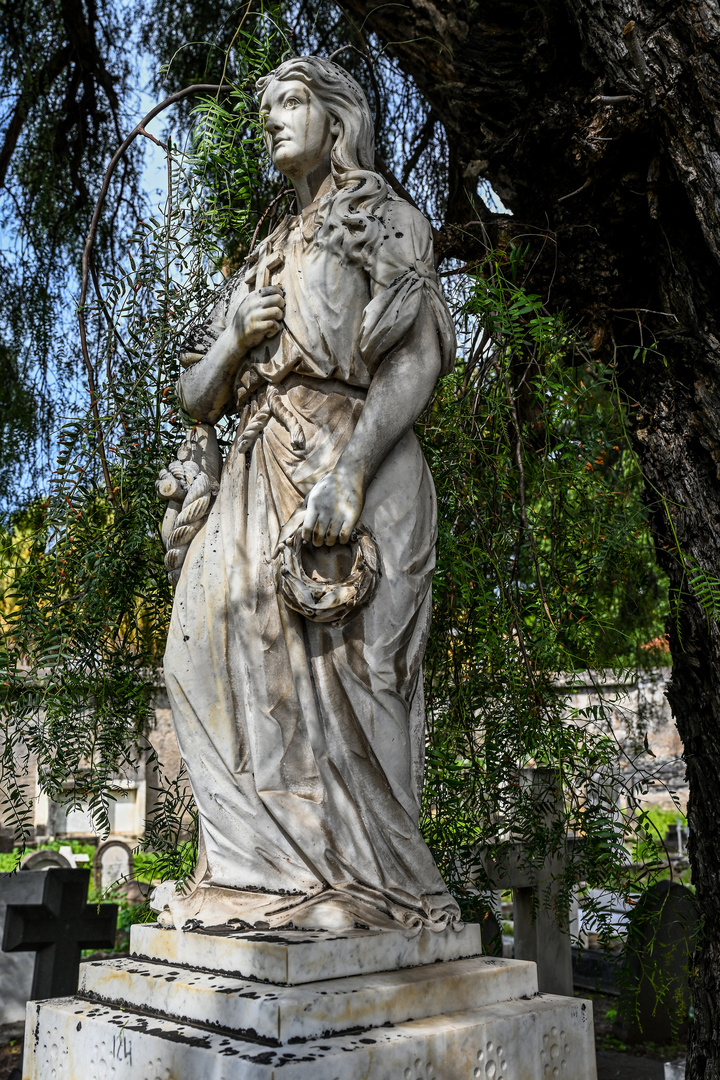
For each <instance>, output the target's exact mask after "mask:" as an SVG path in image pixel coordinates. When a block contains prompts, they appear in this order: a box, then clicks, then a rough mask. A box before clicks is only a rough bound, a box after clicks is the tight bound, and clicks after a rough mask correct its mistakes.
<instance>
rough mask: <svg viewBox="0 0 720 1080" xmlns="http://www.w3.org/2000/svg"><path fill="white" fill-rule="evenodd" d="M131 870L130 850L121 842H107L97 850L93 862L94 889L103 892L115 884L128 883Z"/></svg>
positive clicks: (131, 873) (131, 854)
mask: <svg viewBox="0 0 720 1080" xmlns="http://www.w3.org/2000/svg"><path fill="white" fill-rule="evenodd" d="M133 868H134V866H133V853H132V848H130V847H128V845H127V844H124V843H123V842H122V840H107V841H106V842H105V843H104V844H101V845H100V847H99V848H98V849H97V851H96V853H95V858H94V860H93V871H94V878H95V887H96V888H97V889H100V890H102V891H103V892H105V891H106V890H107V889H110V888H112V886H113V885H115V884H116V883H117V882H120V883H124V882H126V881H129V880H130V879H131V878H132V876H133Z"/></svg>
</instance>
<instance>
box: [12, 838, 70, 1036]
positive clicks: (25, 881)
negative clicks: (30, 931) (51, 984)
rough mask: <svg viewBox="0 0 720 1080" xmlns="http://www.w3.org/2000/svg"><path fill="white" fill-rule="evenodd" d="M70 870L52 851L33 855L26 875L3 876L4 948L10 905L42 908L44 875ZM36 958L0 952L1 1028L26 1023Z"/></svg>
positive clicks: (28, 859)
mask: <svg viewBox="0 0 720 1080" xmlns="http://www.w3.org/2000/svg"><path fill="white" fill-rule="evenodd" d="M52 867H54V868H56V869H57V868H61V869H70V863H69V862H68V860H67V859H66V858H65V856H64V855H61V854H60V852H58V851H53V850H52V849H50V848H47V849H42V850H40V851H31V852H30V854H29V855H26V856H25V858H24V859H23V860H22V863H21V870H22V874H21V875H18V874H0V945H2V939H3V933H4V928H5V910H6V907H7V905H8V904H15V903H27V904H39V903H40V902H41V901H42V895H43V889H44V888H45V876H44V873H43V872H44V871H45V870H49V869H50V868H52ZM34 967H35V957H34V956H32V955H31V954H29V953H6V952H2V951H0V1024H16V1023H20V1021H22V1020H24V1019H25V1003H26V1002H27V1001H28V1000H29V998H30V991H31V989H32V981H33V970H34Z"/></svg>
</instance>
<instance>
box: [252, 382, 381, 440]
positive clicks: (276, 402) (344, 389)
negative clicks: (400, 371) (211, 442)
mask: <svg viewBox="0 0 720 1080" xmlns="http://www.w3.org/2000/svg"><path fill="white" fill-rule="evenodd" d="M294 386H306V387H307V388H308V389H310V390H318V391H319V392H320V393H322V394H342V395H343V397H351V398H353V399H355V400H362V401H364V400H365V398H366V397H367V389H366V388H365V387H363V386H352V385H351V384H350V383H346V382H342V381H341V380H340V379H315V378H313V377H312V376H311V375H300V374H297V373H296V372H291V373H290V374H289V375H288V376H287V377H286V378H285V379H283V381H282V382H281V383H279V385H278V386H273V385H272V384H271V383H264V384H263V385H262V386H260V387H258V388H257V390H256V391H254V392H253V394H252V397H253V398H256V399H257V400H258V403H259V404H258V409H257V412H256V413H255V415H254V416H252V417H251V418H250V420H249V421H248V423H247V424H246V425H245V427H244V429H243V432H242V434H241V436H240V441H239V443H238V450H239V452H240V453H241V454H246V453H247V452H248V450H252V448H253V446H254V445H255V443H256V442H257V440H258V439H259V438H260V436H261V435H262V433H263V431H264V430H265V428H266V427H267V425H268V424H269V423H270V420H271V419H272V418H273V417H274V418H275V419H276V420H277V421H278V423H280V424H282V426H283V427H284V428H285V429H286V430H287V431H288V432H289V434H290V443H291V445H292V448H293V450H304V449H305V432H304V431H303V429H302V427H301V426H300V423H299V421H298V420H297V418H296V416H295V414H294V413H293V412H291V411H290V409H288V407H287V405H286V404H285V403H284V401H283V400H282V394H283V393H285V392H286V391H287V390H290V389H292V387H294ZM263 399H264V400H263Z"/></svg>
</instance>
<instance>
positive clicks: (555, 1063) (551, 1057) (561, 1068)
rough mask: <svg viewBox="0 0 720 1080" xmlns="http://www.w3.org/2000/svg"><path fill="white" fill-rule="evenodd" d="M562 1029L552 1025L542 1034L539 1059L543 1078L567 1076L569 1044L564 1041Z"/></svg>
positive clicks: (552, 1079)
mask: <svg viewBox="0 0 720 1080" xmlns="http://www.w3.org/2000/svg"><path fill="white" fill-rule="evenodd" d="M566 1039H567V1035H566V1034H565V1032H564V1031H559V1030H558V1028H556V1027H552V1028H550V1031H549V1032H548V1033H547V1034H545V1035H543V1046H542V1050H541V1051H540V1059H541V1061H542V1067H543V1080H546V1077H547V1080H556V1077H562V1076H564V1077H566V1078H567V1077H568V1073H567V1056H568V1054H569V1053H570V1044H569V1043H568V1042H567V1041H566Z"/></svg>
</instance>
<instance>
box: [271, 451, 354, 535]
mask: <svg viewBox="0 0 720 1080" xmlns="http://www.w3.org/2000/svg"><path fill="white" fill-rule="evenodd" d="M364 502H365V492H364V490H363V484H362V481H361V476H360V470H359V469H349V468H346V467H343V465H342V463H338V465H336V467H335V469H334V470H333V471H332V472H331V473H328V474H327V476H324V477H323V478H322V480H319V481H318V482H317V484H316V485H315V487H314V488H313V489H312V491H311V492H310V494H309V495H308V497H307V499H306V500H305V502H304V503H303V504H302V506H300V507H298V509H297V510H296V511H295V513H294V514H293V515H292V517H291V518H290V520H289V521H288V522H287V523H286V524H285V525H284V527H283V529H282V531H281V533H280V536H279V538H278V543H277V548H278V549H279V548H280V547H281V546H282V545H283V544H289V543H291V541H292V540H293V538H294V537H295V535H296V533H298V532H300V533H301V535H302V540H303V543H306V544H309V543H310V542H311V541H312V543H313V544H314V545H315V546H316V547H320V545H321V544H327V545H328V546H329V547H332V546H333V545H334V544H336V543H339V544H347V543H349V541H350V538H351V535H352V531H353V529H354V528H355V526H356V525H357V523H358V520H359V518H360V514H361V513H362V508H363V504H364Z"/></svg>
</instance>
